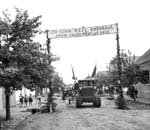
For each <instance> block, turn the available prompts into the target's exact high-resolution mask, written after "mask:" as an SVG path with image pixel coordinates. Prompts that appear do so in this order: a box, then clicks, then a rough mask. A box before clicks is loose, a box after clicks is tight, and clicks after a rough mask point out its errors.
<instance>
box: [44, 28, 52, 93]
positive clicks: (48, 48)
mask: <svg viewBox="0 0 150 130" xmlns="http://www.w3.org/2000/svg"><path fill="white" fill-rule="evenodd" d="M46 39H47V41H46V43H47V53H48V55H49V56H50V48H51V47H50V43H51V39H50V38H49V37H48V30H46ZM48 63H49V66H51V61H50V59H49V60H48ZM48 84H49V90H50V92H51V95H53V91H52V72H50V79H49V83H48Z"/></svg>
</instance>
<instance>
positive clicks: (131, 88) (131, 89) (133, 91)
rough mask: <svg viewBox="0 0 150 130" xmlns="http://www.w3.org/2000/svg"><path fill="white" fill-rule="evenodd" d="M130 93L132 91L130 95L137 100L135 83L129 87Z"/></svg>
mask: <svg viewBox="0 0 150 130" xmlns="http://www.w3.org/2000/svg"><path fill="white" fill-rule="evenodd" d="M129 93H130V97H131V98H132V99H133V100H134V101H136V95H135V88H134V86H133V85H131V86H130V88H129Z"/></svg>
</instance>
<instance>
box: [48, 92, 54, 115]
mask: <svg viewBox="0 0 150 130" xmlns="http://www.w3.org/2000/svg"><path fill="white" fill-rule="evenodd" d="M47 100H48V104H49V110H48V111H49V112H53V109H52V103H53V98H52V93H51V92H49V93H48V97H47Z"/></svg>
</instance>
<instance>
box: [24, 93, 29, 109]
mask: <svg viewBox="0 0 150 130" xmlns="http://www.w3.org/2000/svg"><path fill="white" fill-rule="evenodd" d="M24 103H25V107H27V106H28V97H27V95H26V94H25V97H24Z"/></svg>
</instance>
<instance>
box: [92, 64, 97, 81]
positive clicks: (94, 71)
mask: <svg viewBox="0 0 150 130" xmlns="http://www.w3.org/2000/svg"><path fill="white" fill-rule="evenodd" d="M96 69H97V68H96V65H95V67H94V70H93V73H92V78H93V77H94V76H95V74H96Z"/></svg>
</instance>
